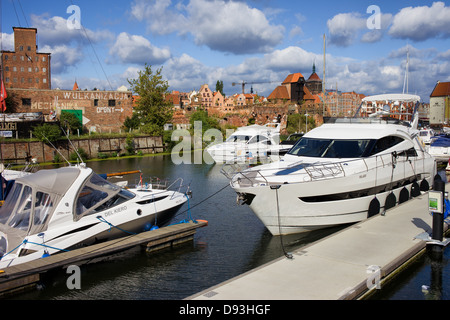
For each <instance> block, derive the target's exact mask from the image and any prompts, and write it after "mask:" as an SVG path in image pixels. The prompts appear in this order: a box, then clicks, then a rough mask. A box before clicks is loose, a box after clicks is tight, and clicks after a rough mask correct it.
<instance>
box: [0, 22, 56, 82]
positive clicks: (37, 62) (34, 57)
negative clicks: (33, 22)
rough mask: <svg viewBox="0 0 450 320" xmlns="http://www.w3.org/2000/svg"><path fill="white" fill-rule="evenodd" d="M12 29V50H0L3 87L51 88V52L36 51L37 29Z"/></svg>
mask: <svg viewBox="0 0 450 320" xmlns="http://www.w3.org/2000/svg"><path fill="white" fill-rule="evenodd" d="M13 30H14V51H1V66H2V70H1V72H2V79H3V81H4V83H5V87H6V88H7V89H8V88H21V89H28V88H33V89H51V69H50V60H51V54H50V53H41V52H38V51H37V49H38V48H37V45H36V36H37V29H35V28H17V27H14V28H13Z"/></svg>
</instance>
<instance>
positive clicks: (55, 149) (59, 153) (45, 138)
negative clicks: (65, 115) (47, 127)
mask: <svg viewBox="0 0 450 320" xmlns="http://www.w3.org/2000/svg"><path fill="white" fill-rule="evenodd" d="M43 136H44V138H45V139H47V141H48V143H50V145H51V146H52V147H53V149H55V150H56V152H58V153H59V155H60V156H61V157H62V158H63V159H64V160H65V161H66V162H67V163H68V164H69V165H70V162H69V160H67V159H66V157H64V156H63V154H62V153H61V152H60V151H59V150H58V148H56V147H55V145H54V144H53V143H52V142H51V141H50V140H49V139H48V138H47V137H46V136H45V135H43Z"/></svg>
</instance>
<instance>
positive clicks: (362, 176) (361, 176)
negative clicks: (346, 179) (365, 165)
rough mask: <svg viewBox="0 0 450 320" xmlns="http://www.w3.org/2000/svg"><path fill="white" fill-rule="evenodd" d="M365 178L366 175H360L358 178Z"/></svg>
mask: <svg viewBox="0 0 450 320" xmlns="http://www.w3.org/2000/svg"><path fill="white" fill-rule="evenodd" d="M365 177H367V175H366V174H362V175H360V176H359V178H360V179H362V178H365Z"/></svg>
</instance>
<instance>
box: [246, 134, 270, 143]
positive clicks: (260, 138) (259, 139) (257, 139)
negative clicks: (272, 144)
mask: <svg viewBox="0 0 450 320" xmlns="http://www.w3.org/2000/svg"><path fill="white" fill-rule="evenodd" d="M265 141H267V137H264V136H260V135H257V136H254V137H253V138H251V139H250V141H249V142H248V144H252V143H258V142H265Z"/></svg>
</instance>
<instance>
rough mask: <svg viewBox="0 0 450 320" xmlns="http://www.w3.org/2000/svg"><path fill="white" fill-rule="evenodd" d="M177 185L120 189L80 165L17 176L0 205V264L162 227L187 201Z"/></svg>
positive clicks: (185, 194) (24, 261)
mask: <svg viewBox="0 0 450 320" xmlns="http://www.w3.org/2000/svg"><path fill="white" fill-rule="evenodd" d="M176 183H177V184H178V183H179V186H178V189H176V190H170V189H171V188H170V187H169V188H164V189H160V188H158V186H155V185H149V184H143V183H140V184H138V185H137V186H134V187H133V188H131V187H130V188H127V189H125V188H122V187H120V186H119V185H117V184H114V183H111V182H109V181H107V180H105V179H104V178H102V177H101V176H100V175H98V174H96V173H95V172H93V170H92V169H91V168H88V167H86V166H85V165H84V164H80V165H76V166H70V167H64V168H59V169H51V170H40V171H38V172H36V173H32V174H29V175H25V176H22V177H20V178H17V179H16V180H15V182H14V185H13V187H12V189H11V191H10V192H9V194H8V197H7V198H6V201H5V203H4V204H3V206H2V207H1V208H0V256H1V260H0V268H6V267H9V266H13V265H17V264H21V263H26V262H29V261H32V260H35V259H39V258H41V257H43V256H46V255H52V254H56V253H59V252H63V251H70V250H73V249H76V248H80V247H83V246H88V245H92V244H94V243H97V242H101V241H107V240H111V239H114V238H119V237H123V236H128V235H132V234H137V233H140V232H143V231H148V230H150V229H151V228H155V227H161V226H164V225H166V224H168V223H169V222H170V221H171V219H172V218H173V217H174V215H175V214H176V212H177V211H178V210H179V208H180V207H181V206H182V205H183V204H184V203H185V202H186V201H187V196H188V195H187V192H188V191H186V192H184V193H183V192H181V188H185V186H182V180H181V179H180V180H179V181H178V182H176ZM172 186H173V187H175V182H174V184H173V185H172Z"/></svg>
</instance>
